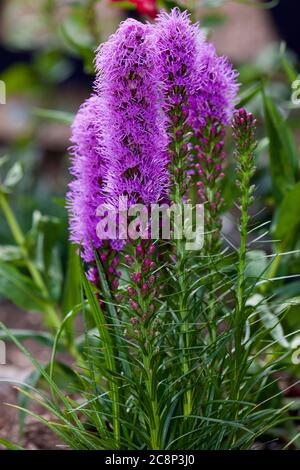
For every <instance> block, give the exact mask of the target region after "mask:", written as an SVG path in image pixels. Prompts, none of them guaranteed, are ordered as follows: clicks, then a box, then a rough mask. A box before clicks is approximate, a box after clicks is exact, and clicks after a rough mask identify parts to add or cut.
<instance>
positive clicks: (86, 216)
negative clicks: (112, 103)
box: [67, 95, 106, 262]
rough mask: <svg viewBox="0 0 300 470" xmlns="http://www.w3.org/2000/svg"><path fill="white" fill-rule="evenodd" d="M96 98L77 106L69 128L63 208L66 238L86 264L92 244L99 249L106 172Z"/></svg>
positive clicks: (97, 98) (90, 257) (98, 103)
mask: <svg viewBox="0 0 300 470" xmlns="http://www.w3.org/2000/svg"><path fill="white" fill-rule="evenodd" d="M100 108H101V105H100V98H99V97H98V96H96V95H93V96H91V97H90V98H89V99H88V100H87V101H85V102H84V103H83V105H82V106H81V107H80V109H79V111H78V113H77V115H76V118H75V120H74V123H73V125H72V137H71V142H72V144H73V146H72V148H71V153H72V166H71V170H70V172H71V174H72V175H73V176H74V180H73V181H72V182H71V183H70V184H69V192H68V194H67V207H68V209H69V213H70V219H69V223H70V232H71V236H70V239H71V241H73V242H74V243H76V244H78V245H82V247H83V252H82V257H83V259H84V260H85V261H87V262H89V261H92V260H93V259H94V253H93V245H94V247H95V248H99V247H100V246H101V240H99V238H98V237H97V234H96V226H97V223H98V217H97V216H96V209H97V207H98V206H99V204H102V203H103V202H104V198H103V193H102V181H103V176H104V174H105V173H106V170H105V164H104V160H103V154H102V145H101V140H102V132H101V129H100V126H99V121H100Z"/></svg>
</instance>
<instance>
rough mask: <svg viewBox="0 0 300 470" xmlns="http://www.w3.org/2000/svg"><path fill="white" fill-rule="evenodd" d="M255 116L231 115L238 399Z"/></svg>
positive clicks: (235, 392)
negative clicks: (235, 207) (236, 201)
mask: <svg viewBox="0 0 300 470" xmlns="http://www.w3.org/2000/svg"><path fill="white" fill-rule="evenodd" d="M255 126H256V120H255V118H254V117H253V115H252V113H248V112H247V111H246V110H245V109H240V110H239V111H237V112H236V113H235V115H234V118H233V123H232V128H233V138H234V140H235V143H236V153H235V160H236V175H237V179H236V184H237V187H238V189H239V192H240V199H239V206H240V211H241V215H240V223H239V232H240V245H239V251H238V268H237V270H238V273H237V286H236V306H235V312H234V316H233V329H234V371H233V372H234V377H233V381H232V387H233V399H234V400H236V401H238V400H239V399H240V383H241V373H242V371H243V369H244V368H243V367H242V364H243V362H244V357H243V355H244V353H243V346H242V340H243V333H244V327H245V320H246V318H245V303H246V300H247V299H246V292H245V289H246V286H245V269H246V255H247V240H248V224H249V219H250V215H249V207H250V205H251V204H252V202H253V193H254V189H255V187H254V186H251V184H250V183H251V178H252V176H253V175H254V173H255V166H254V150H255V147H256V141H255ZM235 408H236V410H235V418H237V416H238V405H237V406H236V407H235Z"/></svg>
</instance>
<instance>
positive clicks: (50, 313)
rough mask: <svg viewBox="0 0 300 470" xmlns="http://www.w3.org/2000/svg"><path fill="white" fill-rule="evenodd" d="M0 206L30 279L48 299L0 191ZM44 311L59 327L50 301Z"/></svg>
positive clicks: (56, 315)
mask: <svg viewBox="0 0 300 470" xmlns="http://www.w3.org/2000/svg"><path fill="white" fill-rule="evenodd" d="M0 206H1V208H2V210H3V213H4V215H5V218H6V220H7V223H8V225H9V228H10V230H11V232H12V234H13V237H14V239H15V241H16V243H17V244H18V245H19V247H20V249H21V251H22V254H23V257H24V261H25V263H26V266H27V269H28V271H29V273H30V275H31V277H32V280H33V281H34V283H35V284H36V286H37V287H38V288H39V289H40V291H41V293H42V294H43V296H44V297H45V299H48V298H49V292H48V289H47V287H46V285H45V283H44V281H43V278H42V276H41V274H40V272H39V271H38V269H37V267H36V266H35V264H34V263H33V262H32V260H31V259H30V256H29V253H28V250H27V248H26V240H25V237H24V234H23V232H22V230H21V227H20V225H19V224H18V221H17V219H16V217H15V215H14V213H13V211H12V210H11V208H10V205H9V203H8V201H7V197H6V196H5V195H4V194H3V193H0ZM45 313H46V316H47V321H48V323H49V325H50V326H51V327H53V328H55V329H56V328H59V327H60V320H59V316H58V314H57V312H56V310H55V308H54V307H53V306H52V305H51V304H50V303H49V304H47V305H46V306H45Z"/></svg>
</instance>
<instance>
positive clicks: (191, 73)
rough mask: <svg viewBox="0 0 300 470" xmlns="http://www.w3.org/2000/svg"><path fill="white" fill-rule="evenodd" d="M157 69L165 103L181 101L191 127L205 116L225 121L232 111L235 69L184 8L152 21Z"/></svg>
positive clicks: (199, 125) (199, 123)
mask: <svg viewBox="0 0 300 470" xmlns="http://www.w3.org/2000/svg"><path fill="white" fill-rule="evenodd" d="M156 36H157V45H158V50H159V63H158V68H159V73H160V78H161V80H162V83H163V89H164V94H165V99H166V106H167V107H168V110H169V111H170V108H172V107H174V106H176V105H182V106H183V110H185V111H186V112H187V111H188V113H189V118H188V122H189V124H190V125H191V126H192V127H193V129H198V128H199V127H202V126H204V125H205V124H206V123H207V121H208V120H209V119H211V120H213V121H217V122H218V123H219V124H223V125H227V124H228V123H229V121H230V119H231V117H232V114H233V111H234V104H235V100H236V94H237V91H238V85H237V83H236V78H237V73H236V72H235V71H234V70H233V69H232V66H231V64H230V63H229V62H228V60H227V59H226V58H225V57H220V56H218V55H217V54H216V51H215V48H214V47H213V45H212V44H210V43H208V42H206V41H205V39H204V37H203V34H202V32H201V30H200V29H199V25H198V24H192V23H191V20H190V16H189V14H188V13H187V12H183V13H181V12H180V10H179V9H178V8H174V9H173V10H172V11H171V13H170V14H167V13H165V12H163V13H161V14H160V15H159V16H158V19H157V24H156Z"/></svg>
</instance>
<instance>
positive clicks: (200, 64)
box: [189, 43, 238, 130]
mask: <svg viewBox="0 0 300 470" xmlns="http://www.w3.org/2000/svg"><path fill="white" fill-rule="evenodd" d="M196 69H197V70H198V83H197V86H196V87H195V88H196V91H195V92H194V93H193V94H192V96H191V97H190V98H189V104H190V115H189V122H190V123H191V125H192V127H193V128H194V129H195V130H197V129H199V128H201V127H203V126H205V125H206V124H207V122H208V121H210V122H212V123H217V124H222V125H228V124H229V123H230V121H231V118H232V115H233V112H234V106H235V104H236V96H237V92H238V83H237V81H236V79H237V75H238V74H237V72H236V71H235V70H234V69H233V68H232V65H231V64H230V63H229V61H228V59H227V58H226V57H222V56H221V57H220V56H218V55H217V53H216V51H215V48H214V46H213V45H212V44H209V43H205V47H203V48H202V53H201V54H200V55H199V56H198V59H197V66H196Z"/></svg>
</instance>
